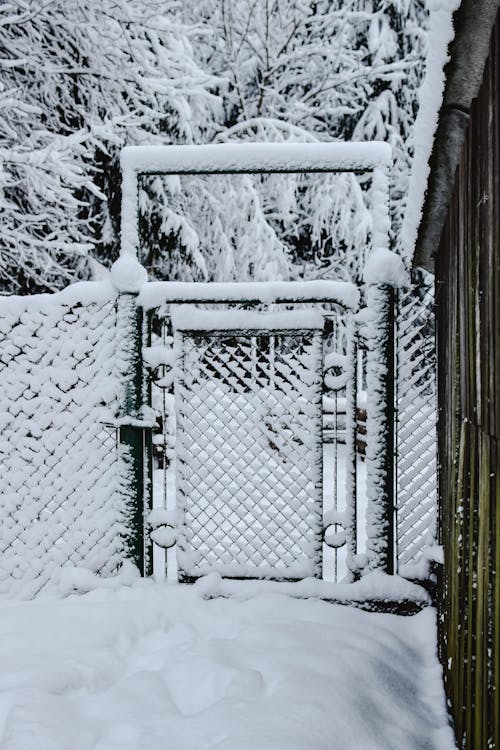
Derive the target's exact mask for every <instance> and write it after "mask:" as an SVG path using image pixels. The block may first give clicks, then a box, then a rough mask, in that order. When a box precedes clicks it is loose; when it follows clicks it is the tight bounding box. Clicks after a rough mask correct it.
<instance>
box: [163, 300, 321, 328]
mask: <svg viewBox="0 0 500 750" xmlns="http://www.w3.org/2000/svg"><path fill="white" fill-rule="evenodd" d="M172 323H173V325H174V328H177V330H179V331H229V330H234V329H239V328H246V329H248V330H280V331H281V330H288V329H293V330H295V329H300V328H306V329H310V328H319V329H322V328H323V325H324V320H323V316H322V314H321V313H320V311H319V310H286V311H283V312H256V311H255V310H200V309H198V308H196V307H192V306H191V305H181V306H180V307H178V308H177V309H176V310H174V311H173V313H172Z"/></svg>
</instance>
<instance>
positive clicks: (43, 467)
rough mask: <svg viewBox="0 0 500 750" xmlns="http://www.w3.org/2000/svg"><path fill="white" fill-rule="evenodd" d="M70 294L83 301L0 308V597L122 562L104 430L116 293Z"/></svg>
mask: <svg viewBox="0 0 500 750" xmlns="http://www.w3.org/2000/svg"><path fill="white" fill-rule="evenodd" d="M76 286H77V287H79V290H80V298H79V296H78V295H79V292H78V291H75V290H72V289H71V287H70V288H69V289H68V290H66V292H62V293H59V294H55V295H37V296H34V297H29V298H15V297H11V298H5V299H4V300H1V301H0V455H1V459H2V472H1V475H0V522H1V526H2V534H1V537H0V592H1V593H8V594H11V595H15V596H32V595H34V594H36V593H37V592H38V591H40V590H41V589H43V588H44V586H45V585H46V584H47V583H48V581H49V580H50V579H51V577H52V576H53V575H54V572H55V570H56V569H57V568H58V567H59V566H64V565H67V564H71V565H84V566H85V567H87V568H90V569H92V570H94V571H100V572H102V573H110V572H112V571H113V570H114V569H116V567H117V565H118V563H119V562H120V561H121V560H122V559H123V556H124V549H123V546H124V545H123V541H122V532H123V530H124V522H125V518H124V517H123V512H122V511H120V497H119V492H118V489H119V481H120V480H119V472H118V468H119V467H118V457H117V450H116V430H115V429H113V428H110V427H109V426H108V427H106V425H105V424H104V423H103V421H104V420H105V419H106V414H108V415H109V413H110V411H111V410H114V408H115V406H116V393H117V390H116V382H115V380H114V378H115V377H116V373H115V368H116V361H115V346H116V336H115V326H116V306H115V300H114V298H113V297H114V294H113V293H112V291H111V290H109V291H106V290H104V292H103V285H96V284H95V283H94V284H92V285H89V284H81V285H76ZM70 290H71V291H70ZM89 295H91V296H89ZM108 421H109V417H108Z"/></svg>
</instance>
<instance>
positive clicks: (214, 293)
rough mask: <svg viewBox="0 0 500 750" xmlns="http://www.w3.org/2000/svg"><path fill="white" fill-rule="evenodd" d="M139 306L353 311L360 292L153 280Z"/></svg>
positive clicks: (320, 286) (333, 285) (285, 284)
mask: <svg viewBox="0 0 500 750" xmlns="http://www.w3.org/2000/svg"><path fill="white" fill-rule="evenodd" d="M138 301H139V304H141V305H142V306H143V307H144V308H145V309H147V310H149V309H151V308H153V307H159V306H160V305H163V304H167V303H175V302H240V301H241V302H257V303H258V302H261V303H263V304H273V303H275V302H282V303H295V302H296V303H300V302H330V303H334V304H340V305H342V306H343V307H347V308H350V309H355V308H357V306H358V304H359V291H358V289H357V287H356V286H355V285H354V284H351V283H350V282H348V281H242V282H237V281H234V282H216V281H214V282H208V283H205V282H188V281H152V282H151V283H149V284H146V285H144V286H143V287H142V288H141V291H140V293H139V298H138Z"/></svg>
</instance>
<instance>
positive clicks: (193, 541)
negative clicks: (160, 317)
mask: <svg viewBox="0 0 500 750" xmlns="http://www.w3.org/2000/svg"><path fill="white" fill-rule="evenodd" d="M180 344H181V351H182V366H181V374H180V376H179V378H178V382H177V384H176V401H177V420H178V423H177V429H178V437H177V441H178V442H177V472H178V474H177V481H178V486H177V498H178V500H177V502H178V506H179V507H180V509H181V510H182V512H183V517H184V522H183V527H182V530H181V534H180V538H179V552H178V561H179V577H180V579H181V580H182V579H184V580H187V579H190V578H195V577H198V576H200V575H204V574H206V573H208V572H212V571H217V572H219V573H221V574H223V575H226V576H235V577H271V578H303V577H305V576H308V575H316V576H320V575H321V525H322V519H321V516H322V471H321V461H322V454H321V439H322V438H321V419H322V410H321V388H322V383H321V380H322V375H321V373H322V365H321V358H322V335H321V333H319V332H311V331H294V332H293V333H290V332H287V333H280V334H274V333H272V332H270V331H259V332H258V334H255V335H252V334H251V332H245V333H241V332H238V333H234V334H231V335H228V334H226V335H222V334H216V333H207V334H205V333H192V334H189V333H183V334H180Z"/></svg>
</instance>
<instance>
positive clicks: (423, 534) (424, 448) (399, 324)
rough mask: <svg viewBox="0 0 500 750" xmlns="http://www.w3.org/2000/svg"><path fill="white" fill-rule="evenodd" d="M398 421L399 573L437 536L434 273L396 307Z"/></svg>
mask: <svg viewBox="0 0 500 750" xmlns="http://www.w3.org/2000/svg"><path fill="white" fill-rule="evenodd" d="M396 419H397V423H396V475H395V483H396V519H397V520H396V525H397V533H396V539H397V550H396V552H397V561H398V570H399V571H400V572H405V571H404V567H405V566H408V565H412V564H413V563H416V562H418V560H419V558H420V557H421V554H422V551H423V549H424V548H425V546H426V545H428V544H433V543H434V540H435V535H436V515H437V456H436V421H437V402H436V352H435V328H434V279H433V277H432V276H431V275H430V274H425V276H423V275H422V276H421V278H420V279H419V280H418V281H417V282H416V283H414V284H413V285H412V286H411V287H410V288H409V289H407V290H404V291H402V292H401V293H400V295H399V299H398V302H397V306H396ZM408 572H410V571H408Z"/></svg>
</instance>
